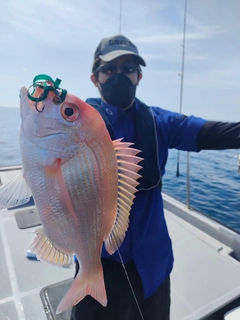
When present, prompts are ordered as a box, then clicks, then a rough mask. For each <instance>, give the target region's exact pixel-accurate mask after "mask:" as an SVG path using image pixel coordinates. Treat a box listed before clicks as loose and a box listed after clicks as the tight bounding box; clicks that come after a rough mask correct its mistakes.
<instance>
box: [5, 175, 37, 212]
mask: <svg viewBox="0 0 240 320" xmlns="http://www.w3.org/2000/svg"><path fill="white" fill-rule="evenodd" d="M31 195H32V192H31V190H30V188H29V186H28V184H27V181H26V180H25V179H24V177H23V175H22V173H20V174H18V175H17V176H16V177H14V178H13V179H11V180H10V181H8V182H7V183H6V184H4V185H2V186H1V187H0V210H1V209H3V208H11V207H16V206H19V205H22V204H24V203H27V202H28V201H29V200H30V197H31Z"/></svg>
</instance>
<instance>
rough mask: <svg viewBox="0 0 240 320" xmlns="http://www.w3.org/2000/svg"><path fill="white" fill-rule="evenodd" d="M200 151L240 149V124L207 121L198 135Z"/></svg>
mask: <svg viewBox="0 0 240 320" xmlns="http://www.w3.org/2000/svg"><path fill="white" fill-rule="evenodd" d="M197 147H198V150H199V151H200V150H223V149H238V148H240V122H236V123H234V122H233V123H231V122H217V121H206V122H205V123H204V124H203V126H202V127H201V129H200V131H199V133H198V135H197Z"/></svg>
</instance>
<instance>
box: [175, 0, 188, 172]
mask: <svg viewBox="0 0 240 320" xmlns="http://www.w3.org/2000/svg"><path fill="white" fill-rule="evenodd" d="M186 15H187V0H185V9H184V23H183V44H182V48H183V50H182V71H181V74H180V77H181V88H180V108H179V112H180V113H182V98H183V76H184V62H185V34H186ZM176 176H177V177H179V150H178V155H177V172H176Z"/></svg>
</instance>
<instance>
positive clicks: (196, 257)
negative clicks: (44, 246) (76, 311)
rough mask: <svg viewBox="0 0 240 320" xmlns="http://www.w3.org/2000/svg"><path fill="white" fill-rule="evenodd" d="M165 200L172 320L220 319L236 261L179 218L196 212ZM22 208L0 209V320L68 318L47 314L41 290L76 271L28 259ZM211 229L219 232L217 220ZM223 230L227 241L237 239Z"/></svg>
mask: <svg viewBox="0 0 240 320" xmlns="http://www.w3.org/2000/svg"><path fill="white" fill-rule="evenodd" d="M164 199H165V204H166V208H167V209H166V210H165V214H166V219H167V223H168V227H169V232H170V235H171V238H172V241H173V248H174V255H175V265H174V271H173V272H172V276H171V291H172V306H171V320H197V319H223V317H220V316H215V317H214V313H215V312H216V311H217V310H218V309H221V308H222V307H223V306H224V305H227V304H229V303H230V302H231V301H233V300H235V299H237V298H238V297H240V263H239V262H238V261H237V260H236V259H234V258H233V257H231V256H230V255H229V254H230V253H231V252H232V249H231V248H229V247H228V246H226V245H225V244H223V243H221V242H220V241H218V240H216V239H214V238H212V237H211V236H209V235H207V234H206V233H205V232H203V231H201V230H200V229H199V228H197V227H194V226H193V224H194V223H191V224H190V223H188V222H186V221H184V220H183V219H182V218H180V217H179V215H180V216H181V214H189V215H190V216H191V214H193V215H194V214H195V213H194V212H192V213H191V212H189V211H188V210H186V209H185V207H184V205H182V204H180V203H179V202H177V201H175V200H173V199H172V198H170V197H168V196H164ZM172 208H174V209H173V210H172ZM25 209H26V208H23V209H15V210H7V209H4V210H1V211H0V256H1V264H0V284H1V285H0V320H9V319H10V320H17V319H20V320H44V319H51V320H55V319H69V313H68V314H67V315H66V314H65V315H58V316H55V315H54V314H53V315H50V313H49V310H48V308H46V306H45V308H44V305H43V303H42V300H41V298H40V291H41V289H42V288H44V287H46V286H49V285H50V286H51V285H52V284H56V283H59V282H62V281H63V280H67V279H71V278H72V277H73V274H74V268H72V269H61V268H58V267H53V266H50V265H47V264H45V263H42V262H39V261H36V260H29V259H28V258H26V256H25V252H26V249H27V248H28V245H29V243H30V242H31V239H32V237H33V233H32V231H33V230H34V229H35V228H36V227H33V228H28V229H19V228H18V225H17V222H16V219H15V216H14V213H15V212H16V211H21V210H25ZM197 215H198V214H196V216H197ZM204 219H205V218H204V217H203V218H202V220H204ZM210 224H211V222H210ZM212 227H214V229H215V230H216V229H218V230H219V231H220V229H221V228H222V226H221V225H218V224H216V223H215V222H213V225H212ZM223 228H224V227H223ZM227 231H228V232H229V236H228V238H229V239H230V238H231V239H232V238H233V237H235V236H236V237H238V235H235V234H233V233H232V232H231V231H229V230H227ZM231 239H230V240H231ZM230 240H229V243H230V242H231V241H230ZM234 241H235V242H236V239H235V240H234ZM61 294H62V296H63V295H64V292H61ZM134 320H135V319H134ZM136 320H137V319H136Z"/></svg>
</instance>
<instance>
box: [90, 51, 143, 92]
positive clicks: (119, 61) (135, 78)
mask: <svg viewBox="0 0 240 320" xmlns="http://www.w3.org/2000/svg"><path fill="white" fill-rule="evenodd" d="M108 64H111V65H114V66H116V67H117V71H116V72H122V70H124V65H127V66H128V65H131V64H132V65H134V66H137V64H136V62H135V61H134V58H133V57H132V55H124V56H121V57H118V58H116V59H114V60H112V61H110V62H104V61H102V60H101V62H100V65H99V67H100V66H103V65H108ZM124 74H125V75H126V76H127V77H128V78H129V79H130V80H131V82H132V84H134V85H137V84H138V82H139V81H140V80H141V78H142V74H141V73H139V72H138V70H136V71H135V72H133V73H124ZM112 75H113V74H112V73H109V74H108V73H106V72H103V71H102V69H101V67H100V68H99V72H98V73H97V74H96V75H95V74H92V75H91V80H92V82H93V83H94V84H95V86H96V87H98V88H99V87H100V86H101V83H105V82H106V81H107V80H108V79H109V78H110V77H111V76H112ZM99 82H100V83H99Z"/></svg>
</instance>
